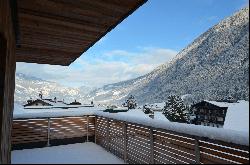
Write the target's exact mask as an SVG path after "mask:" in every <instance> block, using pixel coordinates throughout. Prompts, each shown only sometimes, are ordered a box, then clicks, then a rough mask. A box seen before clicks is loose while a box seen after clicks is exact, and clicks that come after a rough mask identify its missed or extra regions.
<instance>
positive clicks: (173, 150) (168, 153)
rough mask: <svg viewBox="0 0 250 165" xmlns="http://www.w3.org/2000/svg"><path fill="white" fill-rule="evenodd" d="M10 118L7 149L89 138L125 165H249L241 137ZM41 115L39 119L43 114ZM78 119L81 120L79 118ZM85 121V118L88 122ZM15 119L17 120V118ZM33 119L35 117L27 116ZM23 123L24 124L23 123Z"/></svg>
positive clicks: (106, 121) (99, 119)
mask: <svg viewBox="0 0 250 165" xmlns="http://www.w3.org/2000/svg"><path fill="white" fill-rule="evenodd" d="M76 114H77V117H73V116H71V117H65V115H66V113H63V114H61V115H59V113H56V114H55V113H54V114H53V115H51V116H50V117H48V116H46V117H47V118H41V117H42V115H38V118H36V119H34V118H31V119H29V118H28V119H27V117H29V116H33V115H34V114H33V115H27V114H26V116H25V115H23V116H22V119H18V118H17V116H14V118H15V119H14V121H13V134H12V143H13V144H15V145H18V144H21V143H34V142H47V143H48V144H50V143H51V141H53V140H58V139H67V138H75V137H77V138H79V137H80V138H83V137H84V138H83V139H85V140H83V141H88V140H89V139H88V138H89V136H91V137H93V136H94V137H95V140H93V141H95V142H96V143H97V144H99V145H101V146H103V147H104V148H105V149H106V150H108V151H110V152H112V153H113V154H115V155H117V156H118V157H120V158H122V159H124V160H125V162H127V163H249V138H248V134H247V133H243V132H237V131H231V130H224V129H221V128H211V127H205V126H197V125H191V124H181V123H171V122H164V121H155V120H153V119H150V118H141V117H139V116H136V115H134V116H131V115H126V113H118V114H111V113H105V112H101V111H85V112H84V113H83V112H82V113H76ZM43 115H44V114H43ZM79 115H83V116H79ZM88 115H90V116H88ZM18 117H20V115H19V116H18ZM33 117H35V116H33ZM25 118H26V119H25Z"/></svg>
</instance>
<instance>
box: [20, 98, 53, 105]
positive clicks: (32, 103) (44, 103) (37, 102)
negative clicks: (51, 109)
mask: <svg viewBox="0 0 250 165" xmlns="http://www.w3.org/2000/svg"><path fill="white" fill-rule="evenodd" d="M28 106H53V105H52V104H50V103H48V102H47V101H45V100H40V99H37V100H32V101H29V102H28V103H27V104H25V105H24V107H28Z"/></svg>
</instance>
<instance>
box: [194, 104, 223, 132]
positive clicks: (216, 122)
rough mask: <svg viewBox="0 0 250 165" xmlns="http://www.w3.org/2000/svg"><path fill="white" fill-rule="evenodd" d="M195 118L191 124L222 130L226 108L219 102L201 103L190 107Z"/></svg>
mask: <svg viewBox="0 0 250 165" xmlns="http://www.w3.org/2000/svg"><path fill="white" fill-rule="evenodd" d="M191 109H192V111H193V113H194V115H195V118H194V119H193V120H192V121H191V123H192V124H196V125H204V126H211V127H218V128H222V127H223V125H224V121H225V117H226V113H227V109H228V106H227V105H226V104H223V103H220V102H215V101H214V102H213V101H206V100H205V101H202V102H199V103H197V104H194V105H192V106H191Z"/></svg>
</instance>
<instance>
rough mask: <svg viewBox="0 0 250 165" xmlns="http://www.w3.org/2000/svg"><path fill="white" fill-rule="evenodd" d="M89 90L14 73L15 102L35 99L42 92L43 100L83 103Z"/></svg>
mask: <svg viewBox="0 0 250 165" xmlns="http://www.w3.org/2000/svg"><path fill="white" fill-rule="evenodd" d="M90 90H91V89H90V88H88V87H80V88H70V87H65V86H63V85H60V84H58V83H55V82H50V81H46V80H43V79H41V78H36V77H32V76H28V75H25V74H22V73H16V89H15V102H19V103H21V104H23V103H25V102H26V100H28V99H29V98H32V99H36V98H38V94H39V92H40V91H42V93H43V96H44V98H51V99H53V98H54V97H57V99H58V100H63V99H64V100H65V101H66V102H72V101H74V100H77V101H80V102H83V103H85V102H84V101H85V100H84V95H85V94H86V93H88V92H89V91H90Z"/></svg>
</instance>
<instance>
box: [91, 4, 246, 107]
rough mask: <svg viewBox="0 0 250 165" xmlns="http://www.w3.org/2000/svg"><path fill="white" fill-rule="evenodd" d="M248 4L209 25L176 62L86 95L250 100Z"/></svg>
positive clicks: (120, 99) (108, 98) (102, 99)
mask: <svg viewBox="0 0 250 165" xmlns="http://www.w3.org/2000/svg"><path fill="white" fill-rule="evenodd" d="M248 15H249V7H246V8H244V9H242V10H240V11H239V12H237V13H235V14H234V15H233V16H231V17H229V18H226V19H225V20H223V21H221V22H220V23H219V24H217V25H215V26H214V27H212V28H210V29H209V30H208V31H207V32H205V33H203V34H202V35H201V36H200V37H198V38H197V39H196V40H194V41H193V42H192V43H191V44H190V45H188V46H187V47H186V48H185V49H183V50H182V51H181V52H180V53H179V54H178V55H177V56H176V57H175V58H174V59H173V60H172V61H171V62H169V63H166V64H164V65H161V66H159V67H158V68H156V69H155V70H154V71H152V72H151V73H149V74H146V75H144V76H141V77H138V78H136V79H132V80H128V81H123V82H119V83H115V84H110V85H105V86H104V87H102V88H99V89H96V90H94V91H92V92H90V93H89V94H88V95H87V96H86V97H87V98H88V99H90V100H92V99H93V100H95V101H100V102H103V103H108V102H113V103H114V102H118V103H121V102H123V101H125V98H126V97H128V96H129V95H130V94H133V95H134V96H135V97H136V98H137V101H138V102H139V104H142V103H147V102H148V103H154V102H162V101H166V98H167V96H168V95H170V94H177V95H186V94H191V95H192V96H193V97H195V98H196V99H198V100H201V99H208V100H220V99H223V98H225V97H228V96H232V97H234V98H236V99H245V100H249V75H248V74H249V16H248Z"/></svg>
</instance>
